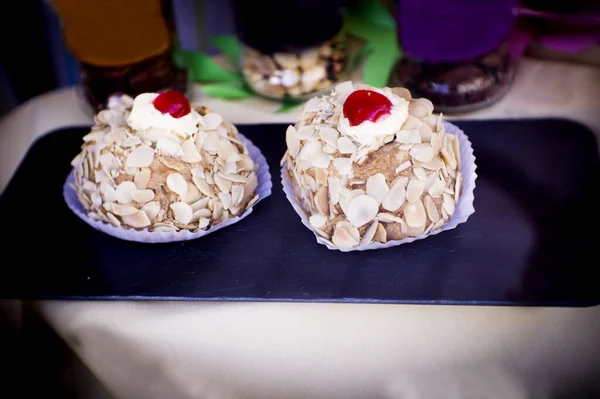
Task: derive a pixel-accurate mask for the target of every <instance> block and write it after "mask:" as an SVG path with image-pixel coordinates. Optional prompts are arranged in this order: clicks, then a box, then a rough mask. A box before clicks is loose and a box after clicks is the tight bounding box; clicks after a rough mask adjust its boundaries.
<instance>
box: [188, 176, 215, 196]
mask: <svg viewBox="0 0 600 399" xmlns="http://www.w3.org/2000/svg"><path fill="white" fill-rule="evenodd" d="M192 181H193V182H194V184H195V185H196V187H198V190H200V192H201V193H202V194H204V195H206V196H207V197H214V196H215V191H214V190H213V188H212V186H210V185H209V184H208V183H207V182H206V180H205V179H203V178H201V177H193V178H192Z"/></svg>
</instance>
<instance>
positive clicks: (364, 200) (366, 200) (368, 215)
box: [346, 194, 379, 227]
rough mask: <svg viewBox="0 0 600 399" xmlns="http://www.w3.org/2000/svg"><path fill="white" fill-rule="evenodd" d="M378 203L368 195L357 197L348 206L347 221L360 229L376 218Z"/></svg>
mask: <svg viewBox="0 0 600 399" xmlns="http://www.w3.org/2000/svg"><path fill="white" fill-rule="evenodd" d="M378 210H379V203H378V202H377V200H375V198H373V197H371V196H369V195H365V194H363V195H359V196H357V197H355V198H354V199H352V200H351V201H350V203H349V204H348V214H347V215H346V217H347V218H348V221H350V223H352V224H353V225H354V226H356V227H361V226H363V225H365V224H367V223H369V222H370V221H371V220H373V219H374V218H375V216H377V211H378Z"/></svg>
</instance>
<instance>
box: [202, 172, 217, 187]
mask: <svg viewBox="0 0 600 399" xmlns="http://www.w3.org/2000/svg"><path fill="white" fill-rule="evenodd" d="M204 179H206V182H207V183H208V184H210V185H211V186H214V185H215V180H214V178H213V174H212V172H206V173H204Z"/></svg>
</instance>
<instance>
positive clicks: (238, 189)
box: [231, 184, 244, 206]
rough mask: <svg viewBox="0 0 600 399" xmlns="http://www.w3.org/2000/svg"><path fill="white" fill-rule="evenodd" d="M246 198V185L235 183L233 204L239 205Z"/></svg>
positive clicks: (232, 190) (232, 191)
mask: <svg viewBox="0 0 600 399" xmlns="http://www.w3.org/2000/svg"><path fill="white" fill-rule="evenodd" d="M243 200H244V186H243V185H241V184H234V185H233V187H232V188H231V204H232V205H233V206H238V205H239V204H241V203H242V201H243Z"/></svg>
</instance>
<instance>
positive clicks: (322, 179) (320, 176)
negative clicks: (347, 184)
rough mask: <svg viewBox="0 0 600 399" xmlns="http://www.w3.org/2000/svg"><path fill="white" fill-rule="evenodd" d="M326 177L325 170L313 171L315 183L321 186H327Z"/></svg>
mask: <svg viewBox="0 0 600 399" xmlns="http://www.w3.org/2000/svg"><path fill="white" fill-rule="evenodd" d="M327 175H328V172H327V169H315V177H316V181H317V183H319V184H320V185H322V186H326V185H327Z"/></svg>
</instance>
